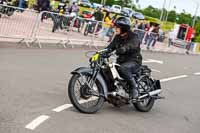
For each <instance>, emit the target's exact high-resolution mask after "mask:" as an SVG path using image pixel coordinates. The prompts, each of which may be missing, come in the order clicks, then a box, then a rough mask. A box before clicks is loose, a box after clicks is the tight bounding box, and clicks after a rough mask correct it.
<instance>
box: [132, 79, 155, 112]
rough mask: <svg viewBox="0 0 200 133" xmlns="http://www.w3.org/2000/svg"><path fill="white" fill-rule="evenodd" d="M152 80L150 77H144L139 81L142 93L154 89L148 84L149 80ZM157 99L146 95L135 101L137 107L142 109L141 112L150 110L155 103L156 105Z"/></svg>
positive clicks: (139, 109)
mask: <svg viewBox="0 0 200 133" xmlns="http://www.w3.org/2000/svg"><path fill="white" fill-rule="evenodd" d="M147 80H148V81H149V82H151V80H149V79H148V78H143V79H142V80H140V82H139V86H138V87H139V92H140V95H143V94H145V92H144V90H145V91H147V92H149V91H153V88H151V87H150V86H149V85H148V81H147ZM154 102H155V99H154V98H152V97H149V96H148V97H145V98H143V99H141V100H140V101H139V102H136V103H133V104H134V106H135V108H136V109H137V110H138V111H140V112H149V111H150V110H151V109H152V107H153V105H154Z"/></svg>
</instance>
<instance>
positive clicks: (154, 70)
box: [151, 69, 161, 73]
mask: <svg viewBox="0 0 200 133" xmlns="http://www.w3.org/2000/svg"><path fill="white" fill-rule="evenodd" d="M151 70H152V71H153V72H157V73H161V71H159V70H156V69H151Z"/></svg>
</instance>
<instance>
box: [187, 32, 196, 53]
mask: <svg viewBox="0 0 200 133" xmlns="http://www.w3.org/2000/svg"><path fill="white" fill-rule="evenodd" d="M194 37H195V31H193V34H192V36H191V38H190V40H189V41H188V44H187V45H186V50H187V51H186V54H189V51H190V49H191V46H192V45H194Z"/></svg>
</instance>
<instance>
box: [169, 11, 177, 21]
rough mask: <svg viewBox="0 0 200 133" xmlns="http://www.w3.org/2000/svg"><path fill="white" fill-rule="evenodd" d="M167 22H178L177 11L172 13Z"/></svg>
mask: <svg viewBox="0 0 200 133" xmlns="http://www.w3.org/2000/svg"><path fill="white" fill-rule="evenodd" d="M167 20H168V21H170V22H176V11H170V12H169V15H168V19H167Z"/></svg>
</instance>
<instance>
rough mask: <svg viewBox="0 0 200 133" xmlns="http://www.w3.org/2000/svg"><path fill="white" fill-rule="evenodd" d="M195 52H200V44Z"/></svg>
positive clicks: (197, 44)
mask: <svg viewBox="0 0 200 133" xmlns="http://www.w3.org/2000/svg"><path fill="white" fill-rule="evenodd" d="M195 52H200V43H196V48H195Z"/></svg>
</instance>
